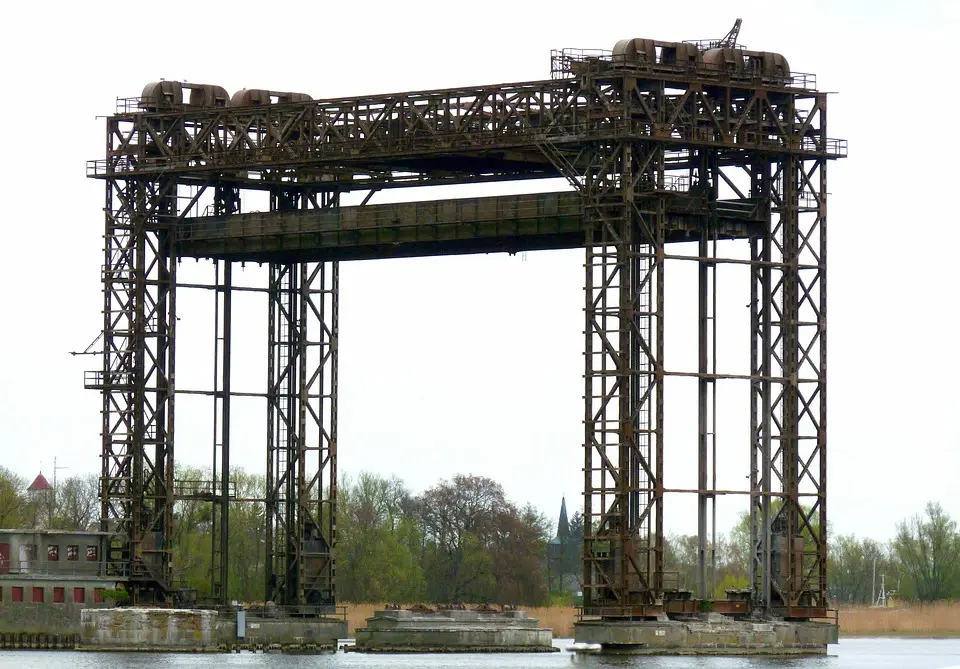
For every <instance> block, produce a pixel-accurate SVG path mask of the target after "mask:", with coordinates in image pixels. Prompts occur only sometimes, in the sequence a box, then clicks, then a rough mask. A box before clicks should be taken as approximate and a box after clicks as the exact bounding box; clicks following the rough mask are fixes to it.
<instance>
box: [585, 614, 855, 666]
mask: <svg viewBox="0 0 960 669" xmlns="http://www.w3.org/2000/svg"><path fill="white" fill-rule="evenodd" d="M574 640H575V641H576V642H578V643H593V644H597V643H598V644H600V645H601V647H602V650H603V651H605V652H619V653H632V654H639V655H769V656H787V655H825V654H826V652H827V644H831V643H837V640H838V627H837V625H835V624H833V623H820V622H799V621H797V622H795V621H750V620H735V619H732V618H726V617H724V616H721V615H719V614H709V615H706V616H704V617H703V618H702V619H689V620H662V621H660V620H651V621H636V620H634V621H609V620H584V621H580V622H578V623H575V624H574Z"/></svg>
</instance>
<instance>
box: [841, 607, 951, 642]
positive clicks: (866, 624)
mask: <svg viewBox="0 0 960 669" xmlns="http://www.w3.org/2000/svg"><path fill="white" fill-rule="evenodd" d="M840 634H841V636H925V637H960V602H939V603H936V604H926V605H919V604H910V605H906V604H905V605H903V606H900V607H897V608H889V609H875V608H870V607H856V608H849V609H840Z"/></svg>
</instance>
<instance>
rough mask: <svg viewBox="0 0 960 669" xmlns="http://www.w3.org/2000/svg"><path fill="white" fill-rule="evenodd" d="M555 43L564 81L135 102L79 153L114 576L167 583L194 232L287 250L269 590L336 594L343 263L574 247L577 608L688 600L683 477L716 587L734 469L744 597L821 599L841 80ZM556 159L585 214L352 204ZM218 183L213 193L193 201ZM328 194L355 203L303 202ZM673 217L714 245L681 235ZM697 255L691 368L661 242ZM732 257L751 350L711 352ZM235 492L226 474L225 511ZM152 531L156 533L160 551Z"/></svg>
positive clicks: (274, 284)
mask: <svg viewBox="0 0 960 669" xmlns="http://www.w3.org/2000/svg"><path fill="white" fill-rule="evenodd" d="M552 62H553V65H554V70H553V75H554V77H553V78H552V79H550V80H546V81H534V82H521V83H512V84H499V85H494V86H486V87H472V88H463V89H448V90H438V91H421V92H411V93H400V94H393V95H382V96H363V97H356V98H349V99H339V100H321V101H303V102H295V103H289V102H285V103H278V104H271V105H261V106H252V107H230V106H226V107H214V108H205V107H192V106H190V105H177V104H174V105H169V106H167V107H165V108H161V107H158V106H157V105H156V104H153V106H152V107H150V108H149V109H147V108H144V104H143V103H142V102H141V103H139V104H140V105H141V108H139V109H134V110H131V109H130V108H128V107H127V106H125V107H124V108H123V109H122V110H121V111H119V112H118V113H117V114H116V115H115V116H113V117H111V118H110V119H109V120H108V146H107V155H106V158H104V159H102V160H97V161H92V162H91V163H90V164H89V168H88V171H89V174H90V176H93V177H96V178H103V179H105V180H106V185H107V193H108V201H107V254H106V261H105V268H104V295H105V319H104V333H105V337H104V342H105V343H104V351H105V356H104V367H103V370H102V371H101V372H98V373H97V374H96V375H94V378H92V382H91V385H95V386H97V387H100V388H102V391H103V396H104V429H103V434H104V437H103V453H104V473H103V480H104V488H103V500H104V506H103V516H104V519H105V521H104V522H105V527H108V528H109V529H110V531H111V532H113V537H114V544H115V545H116V547H117V549H116V556H115V557H116V559H115V564H116V565H118V566H117V570H118V574H121V573H122V574H123V575H124V576H125V577H126V578H128V579H130V580H131V581H134V582H135V583H138V584H140V586H141V588H142V589H150V590H151V591H153V592H155V593H159V594H161V595H162V593H163V592H165V591H166V590H167V589H168V588H169V587H170V582H169V565H168V561H169V545H168V537H169V527H170V515H169V514H170V511H169V509H170V505H171V502H172V493H171V487H170V476H171V473H170V472H171V471H172V470H171V467H172V454H173V450H172V448H173V443H172V435H173V381H172V369H173V323H174V320H175V319H174V313H175V312H174V295H175V288H176V281H175V273H174V262H173V261H174V259H175V258H176V257H177V256H178V255H181V256H196V257H212V258H217V259H220V260H221V261H227V262H228V264H229V262H230V261H238V260H251V261H258V262H265V263H268V264H269V277H270V278H269V286H268V287H267V288H266V291H267V293H268V297H269V300H268V302H269V313H268V323H269V379H268V388H267V391H266V393H263V396H264V397H265V399H266V401H267V408H268V412H267V413H268V430H267V452H268V460H267V462H268V465H267V478H268V492H267V499H266V505H267V514H268V536H267V542H266V543H267V547H268V548H267V572H268V583H267V587H266V590H267V592H266V596H267V598H269V599H274V600H275V601H279V602H282V603H288V604H298V605H301V606H310V605H320V606H326V605H329V604H332V603H333V602H335V590H334V580H335V579H334V568H333V565H334V560H333V557H334V555H335V551H334V546H335V541H336V535H335V528H336V524H335V517H336V514H335V494H336V449H337V440H336V415H337V392H336V388H337V367H336V361H337V346H338V344H337V311H338V265H337V263H338V261H340V260H345V259H355V258H377V257H387V256H395V255H407V256H415V255H430V254H436V253H470V252H488V251H492V250H511V251H519V250H524V249H536V248H559V247H570V246H583V247H584V248H585V254H586V255H585V286H586V293H585V306H584V325H585V341H584V345H585V374H584V400H585V405H584V444H585V450H584V455H585V460H584V509H585V521H586V527H585V540H584V579H583V581H584V613H585V614H586V615H602V616H607V617H618V618H623V617H637V616H639V617H643V616H650V615H657V614H659V613H662V612H667V613H669V612H674V611H685V610H687V609H688V608H689V606H691V605H695V603H694V604H691V603H690V602H685V601H683V599H682V597H680V593H679V591H678V588H677V584H676V583H675V581H673V580H671V575H670V574H667V573H666V572H665V570H664V552H663V505H664V498H665V495H667V494H672V493H689V494H695V495H696V496H697V498H698V534H699V539H700V541H699V546H698V549H699V556H700V565H699V574H698V579H697V584H696V589H697V596H698V597H699V598H700V599H712V597H713V592H712V589H711V588H710V587H709V586H708V581H709V578H708V574H709V571H710V567H709V564H710V561H711V550H710V548H709V546H708V544H709V541H708V536H707V535H708V533H709V532H711V531H713V532H715V520H711V518H710V511H711V509H712V511H713V513H714V517H715V500H716V496H717V495H718V494H735V493H736V494H744V495H747V496H749V499H750V501H751V504H750V509H751V527H752V528H753V529H752V540H753V553H754V563H753V570H754V577H755V578H754V581H755V582H754V584H753V596H752V600H753V601H752V605H753V606H754V607H755V608H758V609H762V610H767V611H770V612H774V613H779V614H781V615H786V616H791V617H812V616H816V615H820V614H821V613H823V612H824V611H825V609H826V606H827V600H826V581H825V571H824V568H825V564H826V527H827V523H826V494H825V493H826V486H825V482H826V338H825V334H826V238H825V230H826V163H827V161H829V160H831V159H834V158H837V157H841V156H843V155H845V153H846V143H845V142H843V141H842V140H835V139H830V138H828V137H827V133H826V95H825V94H823V93H819V92H817V91H816V90H815V85H814V83H813V79H812V77H811V76H809V75H795V76H794V77H792V78H790V77H788V78H784V77H783V76H782V74H781V75H779V76H778V77H773V78H766V77H765V76H764V75H761V74H760V73H758V72H755V71H751V72H736V71H725V70H718V69H711V68H709V67H706V66H704V65H703V64H702V63H701V64H694V63H690V64H686V65H684V64H673V65H661V64H658V63H652V62H634V63H625V62H623V61H619V62H617V61H614V60H613V59H612V58H611V56H610V54H609V53H603V52H593V53H586V52H573V51H563V52H555V53H554V54H553V57H552ZM288 97H289V96H288ZM556 176H562V177H565V178H566V179H567V180H568V181H569V183H570V184H571V185H572V187H573V189H574V190H575V191H576V192H577V193H578V194H579V199H580V203H581V206H580V211H579V214H578V215H577V216H576V217H573V216H572V215H571V214H570V213H569V212H566V213H562V214H561V213H560V210H561V208H562V207H560V205H559V204H557V203H562V202H566V200H564V198H563V197H561V198H557V197H556V196H550V197H552V199H550V198H547V199H543V200H538V201H537V202H535V203H528V204H529V206H528V205H524V206H525V207H527V211H531V212H534V213H532V214H530V215H529V219H524V220H513V219H511V220H504V221H500V220H499V219H498V220H487V219H484V218H483V217H482V216H479V217H478V216H473V214H471V218H470V219H469V220H468V219H467V218H456V219H455V220H454V219H450V220H447V219H446V218H445V219H444V220H442V221H441V220H440V218H439V217H441V216H444V214H443V213H442V212H444V211H448V212H454V211H456V212H460V213H459V214H457V216H465V213H464V212H466V211H468V210H469V211H471V212H481V211H484V203H482V202H479V201H478V203H476V205H472V204H471V205H470V206H469V207H467V206H461V205H459V204H456V203H450V206H449V207H447V206H446V205H442V206H433V207H431V208H429V209H424V210H423V211H429V212H433V213H431V214H429V215H431V216H436V217H437V220H436V221H424V220H423V217H422V212H420V210H416V208H415V207H413V209H403V208H401V207H398V208H395V209H393V210H383V212H384V213H383V217H381V216H380V215H379V214H377V215H376V216H372V217H364V216H360V215H358V213H357V209H358V208H352V209H351V208H346V207H339V208H338V204H339V197H340V195H341V194H343V193H347V192H350V191H365V192H367V197H366V198H364V201H363V205H366V204H367V202H368V201H369V199H370V196H372V195H373V194H374V193H376V192H377V191H379V190H382V189H387V188H399V187H405V186H413V185H440V184H450V183H475V182H486V181H506V180H515V179H528V178H542V177H556ZM209 188H214V189H215V190H216V194H217V195H216V199H215V202H216V203H217V204H216V206H215V211H214V215H212V216H210V215H206V212H202V211H200V207H199V205H198V204H197V203H198V202H199V201H200V198H201V196H202V194H203V193H204V192H205V191H206V190H207V189H209ZM253 191H267V192H268V193H269V196H270V201H271V206H270V212H266V213H260V214H257V215H256V218H250V217H244V216H242V215H239V214H240V209H241V203H242V201H243V199H244V198H245V197H246V195H247V194H248V193H250V192H253ZM500 200H504V198H502V197H501V198H500ZM363 205H361V206H363ZM551 207H553V209H551ZM326 208H333V210H334V211H337V212H339V214H338V215H337V216H326V217H324V216H313V215H311V214H310V210H314V209H326ZM520 209H521V207H519V206H513V205H512V204H511V203H510V202H499V203H498V204H496V206H493V205H491V206H490V207H488V209H487V210H489V211H497V212H510V211H513V212H518V211H520ZM368 211H369V210H368ZM378 211H379V210H378ZM550 211H554V213H553V214H551V213H550ZM410 212H413V213H410ZM417 212H420V213H417ZM301 214H302V215H301ZM407 214H409V216H408V215H407ZM573 218H575V219H576V220H573ZM501 223H502V225H501ZM571 226H572V227H571ZM577 230H579V231H580V232H581V233H582V236H578V235H577V234H576V233H575V231H577ZM572 231H573V232H572ZM551 235H552V236H551ZM736 239H739V240H743V246H744V248H746V247H749V249H750V253H749V255H747V254H746V253H744V254H743V255H742V256H737V255H735V254H734V255H730V256H729V257H721V256H720V255H719V254H718V241H727V240H736ZM674 242H694V243H695V244H696V248H697V251H696V252H695V254H694V255H690V254H687V255H681V254H674V253H671V251H670V249H671V244H672V243H674ZM683 261H686V262H695V263H697V265H698V268H699V274H698V276H699V279H698V286H699V290H698V299H697V303H698V308H699V319H698V345H699V356H698V365H697V369H696V371H689V370H676V369H670V368H668V366H667V361H666V360H665V359H664V341H665V337H666V336H667V335H666V332H665V328H664V313H665V309H666V306H665V303H664V302H665V297H664V296H665V290H664V288H665V279H666V276H667V272H666V267H667V265H668V264H670V263H673V262H683ZM721 263H735V264H739V265H745V266H747V267H748V269H749V274H750V285H751V296H752V299H751V318H752V321H751V322H752V335H751V337H752V338H751V341H750V342H744V346H745V347H746V346H747V345H748V344H749V347H750V351H751V363H750V364H751V367H750V370H749V373H747V374H742V373H741V374H733V373H725V372H723V370H718V369H717V356H716V347H717V343H716V321H717V318H718V317H719V315H718V313H717V306H716V305H717V298H716V295H717V292H718V287H717V274H716V267H717V266H718V265H719V264H721ZM218 277H219V274H218ZM224 280H226V281H228V279H226V278H224ZM218 281H219V279H218ZM221 289H222V290H225V288H221ZM227 364H228V363H227ZM671 376H685V377H692V378H695V379H697V383H698V393H697V403H696V404H697V406H696V408H693V407H691V415H693V414H695V415H697V417H698V418H697V422H698V437H697V453H698V457H697V460H698V462H697V467H698V471H697V487H696V488H695V489H692V490H683V489H678V488H670V487H667V486H666V484H665V481H664V478H663V472H664V468H663V465H664V458H665V457H666V453H667V452H669V444H670V441H669V438H668V435H666V434H665V432H664V407H665V401H666V396H665V392H664V382H665V380H666V379H667V378H668V377H671ZM726 380H739V381H745V382H747V383H746V384H747V385H749V388H750V397H751V411H750V417H749V420H750V427H751V435H752V437H751V443H750V444H745V445H744V448H745V449H749V452H750V454H751V456H750V460H751V472H750V488H749V489H748V490H727V491H719V490H717V484H716V474H715V471H716V462H717V459H718V458H719V457H722V455H721V454H717V453H716V396H717V383H718V382H719V381H726ZM220 392H221V394H222V393H223V391H220ZM230 394H231V391H230V390H229V389H227V390H226V396H229V395H230ZM248 394H249V393H248ZM227 406H228V403H227ZM744 420H745V421H746V420H747V417H746V416H745V417H744ZM224 454H225V455H224V457H223V462H224V464H223V467H224V478H225V479H227V478H228V475H229V467H228V464H227V463H228V462H229V458H228V457H227V456H228V449H225V450H224ZM711 469H712V470H713V472H714V473H713V474H712V477H711V473H710V472H711ZM227 497H228V494H227V487H226V482H225V481H224V487H223V494H222V495H221V497H220V503H221V504H222V505H223V511H222V514H223V517H224V518H226V516H227V514H228V511H227V508H228V507H227V505H226V499H227ZM711 527H712V528H713V529H712V530H711ZM147 537H156V538H157V540H156V542H154V543H151V544H150V546H151V550H156V551H157V552H155V553H149V555H151V556H156V557H150V559H149V560H148V559H145V558H144V557H143V556H144V555H147V553H144V550H145V548H144V547H145V545H146V544H145V539H146V538H147ZM222 545H223V546H224V548H223V550H224V551H225V550H226V549H225V546H226V544H225V543H223V544H222ZM154 547H155V548H154ZM220 559H221V560H223V559H225V553H224V554H221V556H220ZM148 566H149V568H148ZM221 580H225V576H223V578H222V579H221Z"/></svg>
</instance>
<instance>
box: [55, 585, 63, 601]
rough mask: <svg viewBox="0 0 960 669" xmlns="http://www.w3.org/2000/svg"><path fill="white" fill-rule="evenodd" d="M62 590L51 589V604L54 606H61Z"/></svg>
mask: <svg viewBox="0 0 960 669" xmlns="http://www.w3.org/2000/svg"><path fill="white" fill-rule="evenodd" d="M63 595H64V591H63V588H54V589H53V603H54V604H63Z"/></svg>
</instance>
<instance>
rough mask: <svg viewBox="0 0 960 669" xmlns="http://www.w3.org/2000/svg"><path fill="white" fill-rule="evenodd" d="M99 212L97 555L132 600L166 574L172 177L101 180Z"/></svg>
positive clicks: (159, 587) (94, 381) (157, 587)
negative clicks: (102, 217)
mask: <svg viewBox="0 0 960 669" xmlns="http://www.w3.org/2000/svg"><path fill="white" fill-rule="evenodd" d="M113 131H114V129H113V128H111V127H110V126H109V124H108V144H109V142H110V137H109V133H110V132H113ZM105 211H106V228H105V234H104V265H103V268H102V279H103V293H104V307H103V319H104V330H103V362H102V368H101V370H100V371H99V372H98V373H96V374H95V375H94V376H93V377H92V378H88V382H87V385H88V387H96V388H99V389H100V390H101V393H102V397H103V405H102V407H103V408H102V412H103V413H102V419H103V424H102V433H101V437H102V444H101V458H102V469H101V482H100V498H101V521H100V525H101V530H102V531H105V532H109V533H110V537H109V539H108V542H107V545H108V549H107V555H105V556H104V558H103V559H104V561H105V564H106V568H107V570H108V573H110V574H112V575H114V576H116V578H117V580H122V581H125V582H127V583H128V584H129V586H130V589H131V590H132V592H131V595H132V598H133V600H134V601H135V602H138V601H162V600H164V599H166V597H167V593H168V591H169V589H170V586H171V580H172V575H171V564H170V544H169V537H170V530H171V527H172V524H173V424H174V341H175V336H174V335H175V324H176V305H175V302H176V291H175V287H176V263H175V258H176V248H175V235H174V234H173V226H174V224H175V222H176V218H177V199H176V183H175V182H174V181H168V180H158V181H149V180H143V179H128V180H122V181H121V180H115V179H108V180H107V181H106V207H105Z"/></svg>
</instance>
